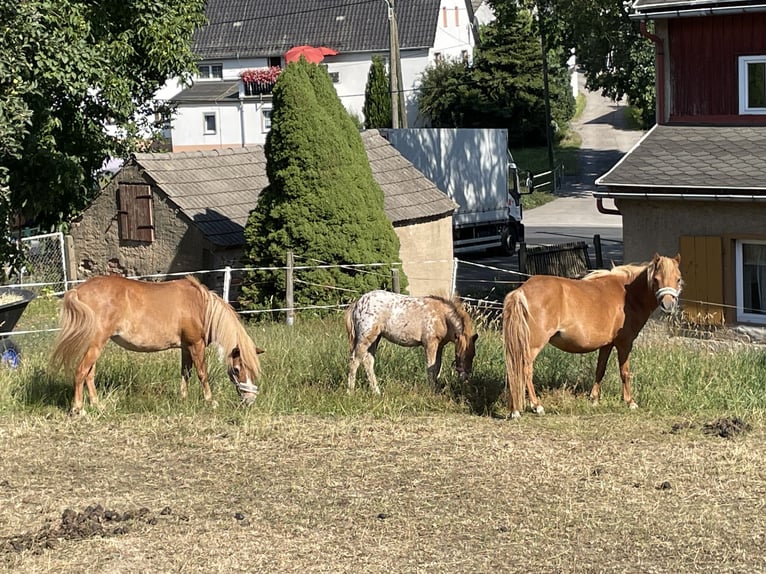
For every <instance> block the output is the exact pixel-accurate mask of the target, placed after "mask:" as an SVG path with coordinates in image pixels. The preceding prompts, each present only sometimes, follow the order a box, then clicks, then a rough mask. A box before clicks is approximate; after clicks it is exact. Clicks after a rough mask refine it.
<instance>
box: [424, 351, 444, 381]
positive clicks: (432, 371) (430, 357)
mask: <svg viewBox="0 0 766 574" xmlns="http://www.w3.org/2000/svg"><path fill="white" fill-rule="evenodd" d="M443 350H444V345H442V344H436V345H434V344H429V345H427V346H426V365H427V369H426V372H427V373H428V382H429V384H430V385H431V386H432V387H433V388H434V389H439V388H440V387H438V382H439V373H440V372H441V370H442V351H443Z"/></svg>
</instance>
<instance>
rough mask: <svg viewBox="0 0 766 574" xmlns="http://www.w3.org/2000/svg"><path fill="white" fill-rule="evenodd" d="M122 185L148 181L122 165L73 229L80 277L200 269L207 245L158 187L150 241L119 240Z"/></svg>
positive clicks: (129, 166) (154, 201)
mask: <svg viewBox="0 0 766 574" xmlns="http://www.w3.org/2000/svg"><path fill="white" fill-rule="evenodd" d="M120 182H125V183H138V184H140V183H147V182H146V181H145V180H144V178H143V176H142V175H141V174H140V173H139V171H138V170H137V169H136V167H135V166H131V165H128V166H126V167H124V168H123V169H122V170H121V171H120V172H119V173H118V174H117V175H116V176H115V178H114V179H113V180H112V182H111V183H109V184H108V185H107V186H106V187H105V188H104V190H103V191H102V193H101V195H100V196H99V197H98V198H97V199H96V200H95V201H94V202H93V203H92V204H91V206H90V207H89V208H88V209H86V210H85V212H83V214H82V216H81V217H80V218H78V219H77V220H76V221H74V222H73V223H72V225H71V229H70V235H71V236H72V243H73V248H74V257H75V259H74V264H75V265H74V266H76V268H77V275H78V279H86V278H87V277H89V276H91V275H101V274H105V273H119V274H122V275H149V274H154V273H176V272H183V271H191V270H197V269H203V268H204V266H203V265H204V264H205V263H208V261H205V259H206V257H205V251H206V250H207V251H208V252H209V248H210V246H209V244H208V242H207V241H206V240H205V239H204V238H203V237H202V235H201V234H200V233H199V231H197V229H196V228H193V227H190V226H189V224H188V223H187V221H186V220H185V218H184V216H183V215H182V214H181V213H180V212H179V211H178V210H177V209H176V208H175V207H174V206H173V204H172V203H170V202H169V201H168V200H167V197H166V196H165V195H164V194H162V193H161V192H158V191H157V189H156V188H152V196H153V212H154V226H155V239H154V241H153V242H139V241H124V240H120V238H119V228H118V219H117V217H116V216H117V188H118V185H119V183H120ZM207 259H211V257H210V256H208V257H207Z"/></svg>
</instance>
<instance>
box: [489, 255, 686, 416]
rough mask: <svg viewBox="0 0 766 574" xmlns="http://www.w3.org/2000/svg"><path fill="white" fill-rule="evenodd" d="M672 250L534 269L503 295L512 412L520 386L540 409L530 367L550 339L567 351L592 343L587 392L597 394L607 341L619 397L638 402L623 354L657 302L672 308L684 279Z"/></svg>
mask: <svg viewBox="0 0 766 574" xmlns="http://www.w3.org/2000/svg"><path fill="white" fill-rule="evenodd" d="M680 262H681V256H680V255H676V256H675V257H674V258H670V257H663V256H661V255H658V254H655V255H654V258H653V259H652V261H651V262H650V263H647V264H643V265H621V266H619V267H615V268H613V269H611V270H609V271H594V272H592V273H590V274H589V275H587V276H586V277H585V278H583V279H579V280H578V279H567V278H564V277H554V276H549V275H534V276H532V277H530V278H529V279H528V280H527V281H526V282H525V283H524V284H523V285H522V286H521V287H519V288H518V289H516V290H515V291H512V292H511V293H509V294H508V295H506V297H505V302H504V304H503V340H504V346H505V364H506V384H507V385H508V406H509V410H510V412H511V417H512V418H515V417H518V416H519V415H520V413H521V411H523V410H524V387H525V386H526V390H527V392H528V393H529V401H530V404H531V407H532V408H533V409H534V410H535V411H536V412H537V413H540V414H542V413H543V412H545V411H544V409H543V406H542V405H541V404H540V401H539V400H538V398H537V395H536V394H535V389H534V385H533V380H532V371H533V367H534V362H535V358H536V357H537V355H538V353H539V352H540V351H541V350H542V349H543V347H545V345H547V344H548V343H550V344H551V345H553V346H554V347H557V348H559V349H561V350H562V351H566V352H568V353H589V352H591V351H596V350H598V363H597V366H596V381H595V383H594V385H593V389H592V391H591V394H590V396H591V399H593V400H594V401H598V397H599V390H600V387H601V380H602V379H603V378H604V372H605V371H606V363H607V359H609V355H610V353H611V352H612V348H616V349H617V360H618V362H619V366H620V378H621V379H622V398H623V400H624V401H625V402H626V403H627V404H628V406H629V407H630V408H636V407H637V405H636V403H635V401H634V400H633V397H632V396H631V393H630V367H629V356H630V352H631V350H632V349H633V341H634V340H635V339H636V337H637V336H638V333H639V331H641V329H642V328H643V326H644V325H645V324H646V321H647V320H648V319H649V316H650V315H651V314H652V312H653V311H654V310H655V309H657V307H658V306H659V307H660V308H661V309H662V310H663V311H664V312H665V313H671V312H672V311H673V310H674V309H675V308H676V306H677V304H678V296H679V295H680V293H681V287H682V281H681V271H680V269H679V264H680Z"/></svg>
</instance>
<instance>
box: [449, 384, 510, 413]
mask: <svg viewBox="0 0 766 574" xmlns="http://www.w3.org/2000/svg"><path fill="white" fill-rule="evenodd" d="M504 390H505V384H504V383H503V381H501V380H498V379H497V377H485V376H481V375H478V376H474V377H473V378H472V379H471V380H470V381H469V382H468V383H463V384H461V383H452V384H451V385H450V391H451V393H452V395H453V396H454V397H455V398H456V399H458V400H462V401H464V402H465V403H466V404H467V405H468V407H469V408H470V409H471V413H473V414H475V415H480V416H490V417H498V418H502V417H501V415H499V414H498V413H497V412H496V409H495V407H496V403H497V402H498V399H499V398H500V396H501V395H502V394H503V391H504Z"/></svg>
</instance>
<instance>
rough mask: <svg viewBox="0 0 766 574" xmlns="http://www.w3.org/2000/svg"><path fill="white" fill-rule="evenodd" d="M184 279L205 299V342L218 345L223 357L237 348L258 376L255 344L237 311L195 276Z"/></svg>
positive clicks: (243, 359)
mask: <svg viewBox="0 0 766 574" xmlns="http://www.w3.org/2000/svg"><path fill="white" fill-rule="evenodd" d="M186 279H187V280H188V281H190V282H191V283H193V284H194V285H195V287H197V289H198V290H199V292H200V294H201V295H202V297H203V300H204V301H205V305H206V309H205V333H206V335H205V337H206V343H207V344H210V343H215V344H217V345H219V346H220V347H221V349H222V351H223V356H225V357H230V356H231V352H232V350H234V349H235V348H238V349H239V353H240V358H241V361H242V363H244V364H245V365H246V366H248V367H249V368H250V369H251V370H252V372H253V376H255V377H259V376H260V375H261V363H260V360H259V359H258V353H257V352H256V348H255V344H254V343H253V340H252V339H251V338H250V337H249V336H248V334H247V331H245V328H244V327H243V326H242V323H240V321H239V315H238V314H237V312H236V311H235V310H234V308H233V307H232V306H231V305H229V304H228V303H227V302H226V301H224V300H223V299H222V298H221V297H220V296H219V295H218V294H217V293H214V292H212V291H210V290H209V289H208V288H207V287H205V286H204V285H202V284H201V283H200V282H199V280H197V278H196V277H192V276H187V277H186Z"/></svg>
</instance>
